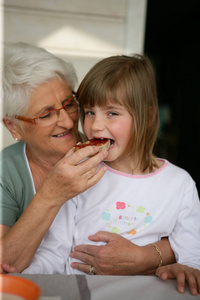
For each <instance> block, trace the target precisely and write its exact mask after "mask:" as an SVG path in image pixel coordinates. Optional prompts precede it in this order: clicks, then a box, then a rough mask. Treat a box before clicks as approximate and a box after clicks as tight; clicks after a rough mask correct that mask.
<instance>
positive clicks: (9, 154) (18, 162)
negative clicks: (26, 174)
mask: <svg viewBox="0 0 200 300" xmlns="http://www.w3.org/2000/svg"><path fill="white" fill-rule="evenodd" d="M25 161H26V159H25V144H24V143H23V142H17V143H15V144H13V145H10V146H8V147H6V148H4V149H3V150H2V151H1V154H0V163H1V165H3V167H5V166H12V167H13V166H21V167H22V165H23V164H24V163H25Z"/></svg>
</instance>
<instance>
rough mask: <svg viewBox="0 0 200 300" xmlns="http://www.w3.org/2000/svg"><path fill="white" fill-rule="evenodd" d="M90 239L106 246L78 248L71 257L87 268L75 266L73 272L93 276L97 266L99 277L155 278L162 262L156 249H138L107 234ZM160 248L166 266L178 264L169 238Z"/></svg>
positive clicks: (102, 232)
mask: <svg viewBox="0 0 200 300" xmlns="http://www.w3.org/2000/svg"><path fill="white" fill-rule="evenodd" d="M89 239H90V240H91V241H94V242H98V241H103V242H105V243H106V245H104V246H94V245H78V246H76V247H75V249H74V251H73V252H72V253H71V254H70V256H71V257H73V258H76V259H79V260H81V261H82V262H83V263H84V264H81V263H78V262H73V263H72V267H73V268H75V269H78V270H80V271H83V272H85V273H89V270H90V266H91V265H93V266H94V270H95V274H104V275H136V274H155V272H156V269H157V267H158V265H159V260H160V258H159V254H158V252H157V250H156V248H155V247H154V246H150V245H147V246H143V247H140V246H136V245H135V244H133V243H132V242H130V241H129V240H127V239H125V238H123V237H121V236H120V235H117V234H115V233H109V232H105V231H100V232H98V233H97V234H95V235H93V236H90V237H89ZM156 244H157V245H158V247H159V248H160V251H161V252H162V264H163V265H165V264H170V263H173V262H175V258H174V254H173V251H172V250H171V247H170V244H169V242H168V239H167V238H165V239H162V240H161V241H158V242H156Z"/></svg>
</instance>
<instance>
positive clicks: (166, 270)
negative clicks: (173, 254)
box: [156, 263, 200, 296]
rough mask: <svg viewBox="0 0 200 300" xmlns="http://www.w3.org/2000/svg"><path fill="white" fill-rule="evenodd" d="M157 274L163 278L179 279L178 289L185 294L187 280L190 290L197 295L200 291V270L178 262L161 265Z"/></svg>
mask: <svg viewBox="0 0 200 300" xmlns="http://www.w3.org/2000/svg"><path fill="white" fill-rule="evenodd" d="M156 275H157V276H158V277H159V278H161V279H162V280H167V279H170V278H176V279H177V290H178V292H179V293H181V294H183V293H184V291H185V282H186V281H187V282H188V285H189V288H190V292H191V294H192V295H194V296H197V294H198V293H200V271H199V270H197V269H193V268H191V267H188V266H185V265H181V264H178V263H175V264H172V265H166V266H162V267H159V268H158V269H157V271H156Z"/></svg>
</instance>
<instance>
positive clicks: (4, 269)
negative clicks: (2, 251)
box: [0, 263, 18, 273]
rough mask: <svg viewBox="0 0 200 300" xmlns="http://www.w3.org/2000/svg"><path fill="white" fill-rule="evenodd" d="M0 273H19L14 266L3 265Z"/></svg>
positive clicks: (0, 267)
mask: <svg viewBox="0 0 200 300" xmlns="http://www.w3.org/2000/svg"><path fill="white" fill-rule="evenodd" d="M0 273H18V271H17V269H16V268H15V267H14V266H11V265H8V264H5V263H2V264H1V266H0Z"/></svg>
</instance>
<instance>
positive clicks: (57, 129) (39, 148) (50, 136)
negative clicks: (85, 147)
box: [18, 78, 78, 160]
mask: <svg viewBox="0 0 200 300" xmlns="http://www.w3.org/2000/svg"><path fill="white" fill-rule="evenodd" d="M72 96H73V95H72V91H71V89H70V88H69V86H68V85H67V83H66V82H65V81H64V80H63V79H58V78H54V79H52V80H50V81H49V82H47V83H43V84H41V85H40V86H39V87H38V88H36V89H35V90H34V91H33V93H32V94H31V97H30V107H29V109H28V111H27V113H26V117H31V118H34V117H37V116H38V115H40V114H42V113H44V112H46V111H48V110H51V109H54V108H60V107H62V106H63V103H64V101H66V100H67V99H70V98H71V97H72ZM18 130H19V131H18V132H19V133H20V135H21V138H22V139H23V140H24V141H25V142H26V143H27V147H28V150H29V151H31V152H32V153H34V155H40V156H44V157H48V159H50V158H51V157H52V159H53V160H54V159H55V160H58V159H61V158H62V157H63V156H64V155H65V154H66V152H67V151H68V150H69V149H70V148H72V147H73V146H74V145H75V144H76V142H77V132H78V111H76V112H74V113H72V114H71V115H69V114H68V113H67V112H66V111H65V110H64V109H61V110H60V113H59V118H58V121H57V122H56V123H54V124H52V125H49V126H47V127H43V126H40V125H39V124H38V123H37V121H36V124H30V123H27V122H23V121H20V126H19V127H18Z"/></svg>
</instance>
